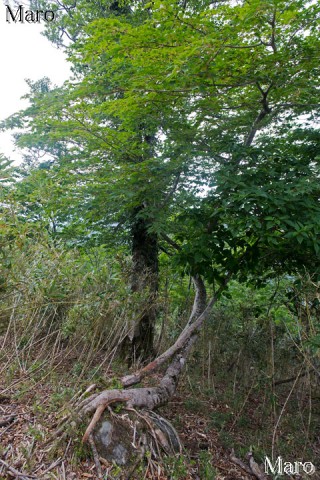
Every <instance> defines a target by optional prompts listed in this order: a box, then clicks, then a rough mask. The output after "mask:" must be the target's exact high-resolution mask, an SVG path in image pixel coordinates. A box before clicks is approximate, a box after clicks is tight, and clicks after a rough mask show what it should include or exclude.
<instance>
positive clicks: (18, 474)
mask: <svg viewBox="0 0 320 480" xmlns="http://www.w3.org/2000/svg"><path fill="white" fill-rule="evenodd" d="M0 463H1V464H2V465H3V466H4V467H5V468H6V469H7V470H9V472H11V473H13V474H14V475H15V476H16V477H18V478H21V479H22V480H29V478H33V479H37V477H36V476H35V475H29V474H28V473H22V472H19V470H16V469H15V468H13V467H11V465H9V463H7V462H5V461H4V460H2V459H1V458H0Z"/></svg>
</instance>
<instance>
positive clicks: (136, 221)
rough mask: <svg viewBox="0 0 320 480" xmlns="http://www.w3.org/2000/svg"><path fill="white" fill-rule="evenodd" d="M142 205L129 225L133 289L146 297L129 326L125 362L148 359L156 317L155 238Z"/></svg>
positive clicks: (156, 256)
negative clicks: (137, 314)
mask: <svg viewBox="0 0 320 480" xmlns="http://www.w3.org/2000/svg"><path fill="white" fill-rule="evenodd" d="M143 209H144V206H139V207H137V208H136V209H135V212H134V218H133V223H132V227H131V236H132V262H133V268H132V278H131V288H132V291H133V292H141V293H143V294H145V295H146V296H147V300H146V303H145V305H144V309H143V312H142V314H141V317H140V319H139V320H138V321H136V322H135V324H134V325H132V327H131V329H130V334H129V338H130V349H129V350H130V351H129V363H130V364H132V363H133V362H135V361H136V360H142V361H146V360H150V359H151V358H152V357H153V355H154V350H153V342H154V328H155V321H156V317H157V308H156V298H157V293H158V285H159V264H158V238H157V235H156V234H155V233H150V232H149V228H150V221H148V219H146V218H143V216H142V213H143Z"/></svg>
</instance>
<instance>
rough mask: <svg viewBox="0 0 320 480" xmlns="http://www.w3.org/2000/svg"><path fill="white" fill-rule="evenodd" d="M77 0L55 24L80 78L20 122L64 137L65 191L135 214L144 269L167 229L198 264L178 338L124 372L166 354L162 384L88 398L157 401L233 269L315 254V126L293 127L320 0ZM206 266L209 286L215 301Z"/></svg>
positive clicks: (311, 107) (180, 255) (308, 99)
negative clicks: (135, 0)
mask: <svg viewBox="0 0 320 480" xmlns="http://www.w3.org/2000/svg"><path fill="white" fill-rule="evenodd" d="M99 5H100V7H101V3H100V4H99ZM102 5H104V6H107V5H108V6H109V7H110V4H109V3H106V4H104V3H102ZM112 5H113V6H114V4H112ZM126 5H127V6H128V4H124V7H123V8H125V6H126ZM80 6H81V7H84V5H83V3H82V2H80V3H78V4H76V5H75V6H72V7H71V6H70V7H68V6H67V5H65V7H63V8H64V10H66V12H67V13H66V15H65V16H62V18H65V20H61V23H60V25H58V26H55V27H54V31H49V33H48V35H54V34H56V33H57V30H56V29H57V28H61V29H62V30H65V29H67V31H68V32H73V33H69V34H68V35H69V37H70V38H72V41H73V43H72V44H71V45H70V47H68V51H69V58H70V61H71V62H72V63H73V66H74V71H75V73H76V77H75V79H74V81H72V82H70V83H69V84H67V85H66V86H65V87H64V88H62V89H54V90H52V91H49V92H46V93H45V94H43V93H41V94H38V93H37V94H36V95H35V94H31V96H30V100H31V101H32V106H31V107H30V109H29V110H27V111H26V112H25V113H24V114H22V115H21V114H20V115H18V116H17V117H15V118H13V124H17V123H19V122H20V126H22V128H23V129H24V130H25V133H23V135H22V136H20V139H19V142H20V145H28V144H29V145H32V144H34V142H35V141H36V142H38V144H39V145H40V146H41V148H43V149H44V150H45V151H46V152H49V153H52V152H53V149H54V148H57V147H58V146H59V148H60V147H61V151H63V152H64V153H63V154H62V156H60V157H58V155H56V158H55V161H58V164H57V166H58V168H57V170H55V171H57V172H58V173H57V175H58V176H57V178H61V177H59V175H63V178H64V179H66V178H67V179H68V180H71V179H72V182H70V188H69V192H70V191H72V188H74V190H73V191H74V192H76V195H79V192H81V191H86V202H85V205H86V208H87V207H88V206H89V205H90V208H91V209H93V211H94V212H95V213H94V215H95V216H94V218H95V219H96V220H98V219H99V220H98V221H103V225H105V224H106V223H108V222H109V223H110V222H111V221H114V219H115V218H117V221H118V222H119V221H121V216H122V219H123V222H125V221H126V220H129V222H128V221H127V222H126V224H127V225H128V224H129V225H130V227H131V234H132V237H133V239H134V240H135V241H136V243H135V241H133V245H134V246H135V251H134V254H136V257H135V255H133V256H134V257H135V258H136V259H137V261H136V265H137V264H138V263H139V262H140V264H141V265H143V268H141V270H139V274H140V272H142V273H145V272H146V271H147V270H148V269H150V268H154V270H155V269H156V268H157V261H156V256H157V242H158V240H159V237H160V236H162V237H163V238H165V239H166V242H167V244H168V248H173V249H174V251H176V253H175V255H174V258H175V259H176V261H177V263H178V264H180V265H181V266H182V267H183V268H184V269H185V270H187V271H188V272H189V273H191V275H192V277H193V282H194V285H195V289H196V296H195V303H194V308H193V311H192V313H191V317H190V319H189V322H188V324H187V325H186V327H185V329H184V330H183V332H182V333H181V335H180V336H179V338H178V339H177V340H176V342H175V344H174V345H173V346H172V347H170V348H169V349H168V350H167V351H166V352H164V353H162V354H161V355H160V356H159V357H158V358H157V359H156V360H155V361H154V362H152V363H151V364H149V365H148V366H146V367H145V368H144V369H142V370H141V371H140V372H138V373H137V374H135V375H133V376H131V377H125V378H124V379H123V385H124V386H126V387H128V386H131V385H133V384H134V383H136V382H137V381H139V380H140V379H141V378H142V376H144V375H147V374H149V373H150V372H152V371H154V370H155V369H156V368H160V366H162V365H163V364H164V363H165V362H166V361H169V360H170V362H171V363H170V365H169V367H168V368H167V370H166V373H165V374H164V376H163V380H162V382H161V384H160V385H159V386H158V387H155V388H154V389H141V390H140V389H131V390H130V391H128V390H127V391H126V392H119V391H108V392H105V393H103V394H102V395H101V396H100V397H99V396H97V397H91V398H90V399H89V400H88V402H85V404H84V409H85V410H86V411H89V410H93V409H95V408H96V407H97V406H98V405H99V403H104V402H107V401H108V400H110V399H112V398H115V397H117V398H118V397H119V398H120V397H121V398H123V399H124V398H128V399H129V400H127V401H128V402H129V403H130V405H136V406H148V407H150V408H153V407H154V406H156V405H158V404H160V403H162V402H164V401H167V400H168V398H169V396H170V395H171V394H172V393H173V391H174V389H175V388H176V385H177V382H178V379H179V374H180V372H181V369H182V368H183V364H184V362H185V359H186V357H187V355H188V353H189V351H190V348H191V347H192V345H193V343H194V341H195V340H196V338H197V335H198V333H199V330H200V328H201V326H202V324H203V321H204V320H205V319H206V318H207V317H208V315H209V314H210V311H211V308H212V306H213V305H214V304H215V302H216V301H217V299H218V297H219V295H220V293H221V292H222V290H223V289H224V288H226V286H227V284H228V281H229V279H230V278H231V277H232V276H235V275H240V277H242V278H248V276H250V275H254V276H255V277H256V278H257V277H261V276H262V275H263V274H264V273H268V272H269V271H270V274H272V273H273V272H274V270H275V269H276V270H277V269H278V270H279V269H281V270H282V271H285V272H295V271H297V270H299V269H304V268H305V267H310V268H312V270H313V271H314V272H316V271H317V269H318V267H319V250H318V240H317V239H318V236H319V226H320V224H319V221H318V219H319V190H318V185H317V183H318V160H319V159H318V157H317V155H316V145H317V144H318V140H319V137H318V135H317V132H315V129H314V127H313V128H312V126H311V129H310V130H307V129H305V130H302V129H301V128H300V129H299V128H298V127H299V123H300V124H301V122H302V119H303V117H302V116H303V115H304V116H308V118H306V117H304V120H303V121H304V122H305V123H306V122H307V120H310V121H311V120H312V121H313V122H315V118H316V115H317V113H318V111H319V93H318V92H319V66H318V62H317V59H316V57H317V52H318V51H319V36H318V29H319V26H318V18H319V6H318V5H316V4H312V3H311V4H305V2H302V1H295V2H286V1H283V0H274V1H272V2H266V3H261V2H257V1H253V2H250V3H248V2H237V3H234V2H231V1H230V2H229V1H225V2H219V3H215V4H214V5H211V3H207V2H199V3H198V2H189V3H188V2H184V3H183V4H180V3H175V4H173V5H172V4H171V3H170V2H168V1H166V0H165V1H161V2H160V1H159V2H158V1H155V2H153V3H152V4H146V5H144V4H139V8H138V6H136V5H134V7H135V8H132V9H131V10H130V13H129V14H128V10H126V9H125V12H124V13H123V11H122V10H119V9H116V12H114V11H113V13H110V12H111V11H112V8H111V9H110V8H109V10H107V11H108V14H105V15H101V18H98V19H95V20H92V21H91V19H92V18H93V17H92V16H91V17H90V21H88V23H87V22H84V24H82V23H81V22H79V18H81V19H83V18H84V16H83V15H84V11H80V10H79V9H80ZM95 6H96V4H95ZM121 8H122V7H121ZM93 11H94V12H95V8H94V9H93ZM104 11H106V10H104ZM86 12H88V10H86ZM79 16H80V17H79ZM64 21H65V22H67V23H66V26H65V25H64V24H63V22H64ZM21 122H22V123H21ZM28 129H29V132H26V130H28ZM301 135H303V136H305V138H306V140H307V142H306V143H305V144H304V143H302V142H301ZM53 171H54V170H52V172H53ZM75 186H76V188H75ZM204 186H205V187H206V188H205V190H202V193H201V195H200V194H199V193H200V192H201V189H202V187H204ZM84 189H85V190H84ZM106 199H107V200H108V201H107V202H106ZM288 199H289V200H290V204H289V206H288ZM101 206H103V208H102V207H101ZM101 210H102V211H103V215H102V216H100V212H101ZM302 210H303V215H302V214H301V212H302ZM91 211H92V210H91ZM315 218H316V221H315V220H314V219H315ZM130 220H131V221H130ZM146 246H148V248H144V247H146ZM139 248H140V249H141V248H142V252H143V253H141V251H140V250H139ZM149 252H151V254H150V253H149ZM147 261H150V263H149V264H147ZM139 268H140V267H139ZM137 271H138V268H137ZM137 278H138V277H137ZM203 278H204V279H205V280H206V281H208V282H210V283H212V284H213V285H214V287H215V294H214V295H213V297H212V298H211V300H209V302H208V303H206V289H205V283H204V280H203ZM151 285H155V286H156V282H154V283H153V282H152V283H151ZM144 287H145V284H144V283H143V288H144ZM152 288H154V290H155V289H156V287H152ZM152 322H153V320H152ZM150 324H151V323H150ZM145 325H147V326H148V323H147V324H145ZM145 332H147V335H146V338H147V340H146V343H147V347H145V348H144V351H145V352H149V351H150V344H151V340H152V335H150V333H149V332H148V328H145ZM141 334H142V332H141V331H140V336H141Z"/></svg>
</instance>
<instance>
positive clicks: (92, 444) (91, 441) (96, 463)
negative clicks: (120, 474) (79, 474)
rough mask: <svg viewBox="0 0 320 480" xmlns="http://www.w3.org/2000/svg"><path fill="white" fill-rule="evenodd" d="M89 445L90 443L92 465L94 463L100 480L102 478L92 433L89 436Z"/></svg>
mask: <svg viewBox="0 0 320 480" xmlns="http://www.w3.org/2000/svg"><path fill="white" fill-rule="evenodd" d="M89 443H90V447H91V450H92V454H93V459H94V463H95V466H96V470H97V476H98V478H99V479H100V478H102V477H103V475H102V469H101V463H100V460H99V454H98V451H97V447H96V444H95V443H94V440H93V437H92V433H90V434H89Z"/></svg>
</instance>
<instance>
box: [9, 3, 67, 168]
mask: <svg viewBox="0 0 320 480" xmlns="http://www.w3.org/2000/svg"><path fill="white" fill-rule="evenodd" d="M42 29H43V26H41V25H39V24H19V23H16V24H13V23H10V24H9V23H7V22H6V9H5V5H4V4H1V5H0V59H1V60H0V62H1V75H0V120H3V119H4V118H6V117H8V116H9V115H11V114H13V113H14V112H17V111H18V110H20V109H21V108H25V107H26V105H27V104H26V101H23V100H21V97H22V96H23V95H24V94H25V93H27V92H28V86H27V84H26V82H25V79H26V78H30V79H31V80H38V79H40V78H42V77H44V76H47V77H49V78H50V79H51V80H52V82H53V83H55V84H58V85H60V84H61V83H62V82H63V81H64V80H66V79H67V78H68V77H69V74H70V70H69V66H68V64H67V62H66V60H65V56H64V54H63V52H62V51H61V50H58V49H57V48H56V47H54V46H53V45H52V44H51V43H50V42H49V41H48V40H47V39H46V38H45V37H44V36H43V35H41V30H42ZM10 137H11V134H10V133H8V132H7V133H0V152H1V153H4V154H5V155H7V156H9V157H10V158H12V159H13V160H16V159H18V158H19V155H18V153H17V152H14V151H13V149H14V147H13V144H12V142H11V140H10Z"/></svg>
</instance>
